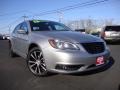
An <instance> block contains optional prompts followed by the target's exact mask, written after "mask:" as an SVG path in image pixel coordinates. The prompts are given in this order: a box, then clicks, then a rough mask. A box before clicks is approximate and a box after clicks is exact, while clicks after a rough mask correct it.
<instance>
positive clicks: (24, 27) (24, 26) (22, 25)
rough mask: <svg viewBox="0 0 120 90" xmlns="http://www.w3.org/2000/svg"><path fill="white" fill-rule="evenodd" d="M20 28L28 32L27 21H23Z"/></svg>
mask: <svg viewBox="0 0 120 90" xmlns="http://www.w3.org/2000/svg"><path fill="white" fill-rule="evenodd" d="M20 29H22V30H25V31H26V32H28V27H27V24H26V23H25V22H23V23H22V24H21V27H20Z"/></svg>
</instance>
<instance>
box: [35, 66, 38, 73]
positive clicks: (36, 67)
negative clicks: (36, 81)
mask: <svg viewBox="0 0 120 90" xmlns="http://www.w3.org/2000/svg"><path fill="white" fill-rule="evenodd" d="M37 68H38V67H37V66H36V67H35V73H36V74H37Z"/></svg>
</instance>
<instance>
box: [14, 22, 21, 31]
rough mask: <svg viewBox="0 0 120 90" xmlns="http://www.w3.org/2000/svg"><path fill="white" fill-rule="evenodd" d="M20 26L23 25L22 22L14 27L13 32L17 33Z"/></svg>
mask: <svg viewBox="0 0 120 90" xmlns="http://www.w3.org/2000/svg"><path fill="white" fill-rule="evenodd" d="M20 26H21V24H18V25H17V26H16V27H15V29H14V31H13V33H17V30H19V29H20Z"/></svg>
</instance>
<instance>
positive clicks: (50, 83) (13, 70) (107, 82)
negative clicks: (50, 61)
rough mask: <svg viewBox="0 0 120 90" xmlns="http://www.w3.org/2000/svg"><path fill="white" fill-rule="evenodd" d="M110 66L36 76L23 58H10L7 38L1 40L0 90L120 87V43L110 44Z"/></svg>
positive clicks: (101, 88)
mask: <svg viewBox="0 0 120 90" xmlns="http://www.w3.org/2000/svg"><path fill="white" fill-rule="evenodd" d="M108 46H109V47H110V49H111V56H112V57H113V59H112V62H111V64H110V65H108V66H106V67H105V68H102V69H101V70H96V71H92V72H89V73H84V74H77V75H62V74H53V75H50V76H47V77H36V76H34V75H33V74H31V73H30V72H29V70H28V68H27V66H26V61H25V60H24V59H23V58H21V57H15V58H10V57H9V52H8V41H7V40H0V90H119V89H118V88H119V85H120V44H119V43H116V44H109V45H108Z"/></svg>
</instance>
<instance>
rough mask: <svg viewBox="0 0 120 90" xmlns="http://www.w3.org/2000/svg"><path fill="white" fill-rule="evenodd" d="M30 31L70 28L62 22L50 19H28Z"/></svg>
mask: <svg viewBox="0 0 120 90" xmlns="http://www.w3.org/2000/svg"><path fill="white" fill-rule="evenodd" d="M30 26H31V30H32V31H69V30H70V28H68V27H67V26H65V25H64V24H61V23H57V22H52V21H40V20H37V21H36V20H33V21H30Z"/></svg>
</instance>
